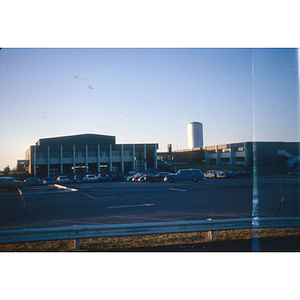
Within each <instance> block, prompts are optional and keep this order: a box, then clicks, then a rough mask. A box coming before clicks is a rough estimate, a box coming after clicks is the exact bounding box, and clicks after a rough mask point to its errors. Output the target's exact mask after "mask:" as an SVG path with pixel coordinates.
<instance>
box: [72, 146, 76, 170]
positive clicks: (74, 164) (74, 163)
mask: <svg viewBox="0 0 300 300" xmlns="http://www.w3.org/2000/svg"><path fill="white" fill-rule="evenodd" d="M75 166H76V162H75V145H73V173H74V174H75V173H76V169H75Z"/></svg>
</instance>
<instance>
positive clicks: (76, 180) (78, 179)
mask: <svg viewBox="0 0 300 300" xmlns="http://www.w3.org/2000/svg"><path fill="white" fill-rule="evenodd" d="M82 181H83V180H82V176H81V175H74V177H73V182H82Z"/></svg>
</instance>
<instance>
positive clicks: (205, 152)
mask: <svg viewBox="0 0 300 300" xmlns="http://www.w3.org/2000/svg"><path fill="white" fill-rule="evenodd" d="M204 155H205V164H206V165H209V163H210V161H209V153H208V151H207V149H206V147H204Z"/></svg>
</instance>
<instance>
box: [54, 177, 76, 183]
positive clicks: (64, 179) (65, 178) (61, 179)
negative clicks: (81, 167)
mask: <svg viewBox="0 0 300 300" xmlns="http://www.w3.org/2000/svg"><path fill="white" fill-rule="evenodd" d="M56 182H57V183H70V182H72V180H71V179H69V178H68V177H67V176H58V177H57V178H56Z"/></svg>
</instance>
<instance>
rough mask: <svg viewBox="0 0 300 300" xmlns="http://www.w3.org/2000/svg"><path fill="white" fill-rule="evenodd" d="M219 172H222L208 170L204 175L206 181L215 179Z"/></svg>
mask: <svg viewBox="0 0 300 300" xmlns="http://www.w3.org/2000/svg"><path fill="white" fill-rule="evenodd" d="M218 172H220V170H208V171H206V172H205V173H204V177H205V178H206V179H215V178H216V174H217V173H218Z"/></svg>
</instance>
